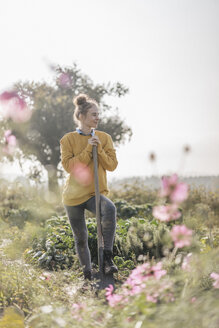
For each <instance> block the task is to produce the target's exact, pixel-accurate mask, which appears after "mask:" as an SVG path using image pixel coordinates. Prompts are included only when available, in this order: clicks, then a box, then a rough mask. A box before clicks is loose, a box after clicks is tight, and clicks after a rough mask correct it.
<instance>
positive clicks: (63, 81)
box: [58, 73, 72, 88]
mask: <svg viewBox="0 0 219 328" xmlns="http://www.w3.org/2000/svg"><path fill="white" fill-rule="evenodd" d="M58 82H59V84H60V85H61V86H62V87H63V88H69V87H70V86H71V82H72V80H71V76H70V75H69V74H68V73H61V74H60V76H59V78H58Z"/></svg>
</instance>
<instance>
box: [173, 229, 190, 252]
mask: <svg viewBox="0 0 219 328" xmlns="http://www.w3.org/2000/svg"><path fill="white" fill-rule="evenodd" d="M170 234H171V237H172V239H173V241H174V244H175V247H177V248H182V247H184V246H189V245H191V242H192V230H190V229H188V228H187V227H186V226H185V225H175V226H174V227H173V228H172V230H171V232H170Z"/></svg>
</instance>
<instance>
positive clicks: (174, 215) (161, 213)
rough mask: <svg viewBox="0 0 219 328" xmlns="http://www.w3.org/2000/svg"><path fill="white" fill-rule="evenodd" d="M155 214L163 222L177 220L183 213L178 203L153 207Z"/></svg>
mask: <svg viewBox="0 0 219 328" xmlns="http://www.w3.org/2000/svg"><path fill="white" fill-rule="evenodd" d="M153 216H154V217H155V218H156V219H158V220H160V221H162V222H167V221H171V220H177V219H178V218H179V217H180V216H181V213H180V211H179V210H178V207H177V205H176V204H170V205H159V206H155V207H154V208H153Z"/></svg>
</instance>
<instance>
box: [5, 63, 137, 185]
mask: <svg viewBox="0 0 219 328" xmlns="http://www.w3.org/2000/svg"><path fill="white" fill-rule="evenodd" d="M53 71H54V72H55V78H54V82H53V83H52V84H51V85H49V84H47V83H46V82H40V83H39V82H18V83H16V84H15V86H14V87H15V89H16V90H17V92H18V94H19V95H20V96H21V97H22V98H23V99H25V100H26V102H27V103H28V105H29V106H30V107H31V110H32V116H31V119H30V120H29V121H28V122H26V123H22V124H15V123H14V122H12V121H10V122H7V128H10V129H11V130H12V131H13V134H14V135H15V136H16V138H17V140H18V143H19V148H20V149H21V150H22V153H23V156H24V158H25V159H30V158H33V156H34V157H35V158H36V159H37V160H38V161H39V162H40V163H41V164H42V165H43V166H44V168H45V169H46V170H47V172H48V185H49V190H51V191H55V190H56V188H57V186H58V177H60V176H61V174H62V170H59V169H58V164H59V163H60V145H59V141H60V139H61V137H62V136H63V135H64V134H65V133H67V132H70V131H73V130H74V129H75V123H74V122H73V109H74V108H73V103H72V99H73V97H75V96H76V95H78V94H79V93H86V94H88V95H89V96H90V97H91V98H93V99H95V100H96V101H97V102H98V103H99V104H100V107H101V109H102V111H103V116H102V118H101V121H100V123H99V126H98V128H99V129H100V130H104V131H106V132H107V133H109V134H110V135H111V136H112V139H113V141H114V143H115V144H120V143H123V142H124V141H125V139H126V138H127V137H128V139H130V138H131V135H132V131H131V129H130V127H128V126H126V125H125V124H124V122H123V121H122V120H121V119H120V117H119V115H118V112H117V113H116V114H115V113H114V114H113V115H107V113H109V112H110V111H111V110H112V107H111V106H109V105H107V104H106V103H105V102H104V100H103V98H104V96H105V95H108V96H114V97H121V96H124V95H125V94H126V93H127V92H128V88H126V87H124V86H123V85H122V84H121V83H119V82H117V83H115V84H113V85H112V84H111V83H107V84H106V85H105V84H94V82H93V81H92V80H91V79H90V78H89V77H88V76H87V75H85V74H82V73H81V71H80V70H79V69H78V68H77V65H76V64H73V67H64V68H62V67H60V66H56V67H53Z"/></svg>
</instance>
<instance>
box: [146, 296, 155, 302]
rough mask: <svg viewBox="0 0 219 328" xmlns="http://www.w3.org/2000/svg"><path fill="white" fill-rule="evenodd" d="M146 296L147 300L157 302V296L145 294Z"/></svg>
mask: <svg viewBox="0 0 219 328" xmlns="http://www.w3.org/2000/svg"><path fill="white" fill-rule="evenodd" d="M146 298H147V301H148V302H152V303H157V298H156V297H154V296H153V295H147V297H146Z"/></svg>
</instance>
